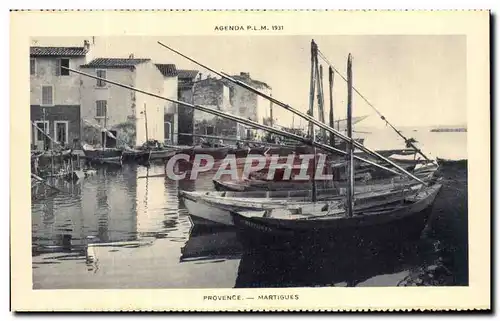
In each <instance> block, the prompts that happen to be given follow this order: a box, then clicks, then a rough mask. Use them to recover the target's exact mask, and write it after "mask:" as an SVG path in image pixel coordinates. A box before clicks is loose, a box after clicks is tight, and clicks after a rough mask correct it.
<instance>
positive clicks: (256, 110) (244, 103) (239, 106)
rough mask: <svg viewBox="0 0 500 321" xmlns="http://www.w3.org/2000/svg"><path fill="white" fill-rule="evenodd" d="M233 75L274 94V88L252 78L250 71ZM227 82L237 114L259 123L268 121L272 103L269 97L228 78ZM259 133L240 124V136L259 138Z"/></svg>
mask: <svg viewBox="0 0 500 321" xmlns="http://www.w3.org/2000/svg"><path fill="white" fill-rule="evenodd" d="M231 77H232V78H233V79H236V80H239V81H241V82H243V83H245V84H247V85H250V86H251V87H253V88H255V89H258V90H259V91H261V92H263V93H265V94H267V95H271V94H272V88H271V87H270V86H269V85H268V84H266V83H265V82H262V81H259V80H256V79H252V78H251V77H250V73H248V72H241V73H240V74H239V75H233V76H231ZM225 82H226V84H227V86H229V87H230V101H231V105H232V106H233V113H234V114H235V115H238V116H241V117H244V118H246V119H250V120H253V121H255V122H258V123H259V124H267V123H268V118H269V117H271V114H270V108H271V107H270V106H271V105H270V102H269V101H268V100H267V99H265V98H263V97H261V96H259V95H257V94H255V93H253V92H251V91H249V90H248V89H245V88H243V87H241V86H238V85H236V84H234V83H231V82H229V81H227V80H226V81H225ZM258 133H259V132H258V131H255V130H248V129H247V128H246V127H244V126H239V130H238V135H239V136H240V137H247V138H259V135H258ZM250 136H251V137H250Z"/></svg>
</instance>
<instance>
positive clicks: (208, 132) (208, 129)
mask: <svg viewBox="0 0 500 321" xmlns="http://www.w3.org/2000/svg"><path fill="white" fill-rule="evenodd" d="M205 131H206V133H205V135H213V134H214V132H215V128H214V126H207V127H206V128H205Z"/></svg>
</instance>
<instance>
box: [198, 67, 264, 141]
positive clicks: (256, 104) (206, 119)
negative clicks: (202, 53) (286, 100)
mask: <svg viewBox="0 0 500 321" xmlns="http://www.w3.org/2000/svg"><path fill="white" fill-rule="evenodd" d="M232 77H233V78H234V79H236V80H239V81H241V82H244V83H246V84H248V85H250V86H252V87H254V88H256V89H258V90H260V91H262V92H263V93H266V94H268V95H271V93H272V89H271V87H270V86H269V85H267V84H266V83H264V82H262V81H258V80H255V79H252V78H251V77H250V74H249V73H246V72H242V73H240V74H239V75H235V76H232ZM193 101H194V103H195V104H199V105H203V106H206V107H210V108H215V109H218V110H221V111H225V112H228V113H231V114H233V115H237V116H240V117H244V118H246V119H250V120H253V121H255V122H258V123H260V124H264V123H267V122H268V118H269V117H270V103H269V101H268V100H266V99H264V98H262V97H260V96H258V95H257V94H255V93H252V92H250V91H249V90H247V89H245V88H243V87H241V86H238V85H236V84H234V83H232V82H230V81H228V80H226V79H217V78H211V77H208V78H205V79H200V80H198V81H195V82H194V86H193ZM194 123H195V126H194V127H195V133H196V134H204V135H216V136H233V137H239V138H248V139H253V138H258V131H255V130H253V129H250V128H247V127H246V126H243V125H239V124H237V123H236V122H233V121H228V120H223V119H220V118H219V117H215V116H213V115H211V114H207V113H205V112H201V111H195V112H194Z"/></svg>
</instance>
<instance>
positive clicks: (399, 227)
mask: <svg viewBox="0 0 500 321" xmlns="http://www.w3.org/2000/svg"><path fill="white" fill-rule="evenodd" d="M440 189H441V185H439V184H436V185H434V186H433V187H432V190H431V191H430V193H429V195H428V196H426V197H425V198H423V199H421V200H419V201H417V202H415V203H412V204H409V205H407V206H403V207H401V208H399V209H394V210H392V211H390V212H387V213H381V214H370V215H354V216H353V217H351V218H348V217H337V218H329V219H325V218H324V219H311V220H293V219H277V218H266V217H259V216H254V217H248V216H245V215H242V214H241V213H238V212H231V215H232V216H233V223H234V224H235V226H236V227H237V228H238V229H239V230H240V232H241V233H242V234H241V235H242V237H243V238H244V239H246V240H247V241H248V240H250V241H251V244H273V243H275V242H282V243H286V244H294V243H296V242H299V243H302V244H303V243H311V242H312V243H313V244H320V243H323V242H327V243H329V244H333V243H342V244H345V243H346V242H348V243H349V244H351V245H354V246H362V245H370V244H374V243H378V242H387V241H397V240H402V239H414V238H418V237H420V234H421V232H422V230H423V229H424V227H425V226H426V224H427V222H428V219H429V216H430V213H431V212H432V205H433V203H434V200H435V198H436V196H437V194H438V193H439V191H440ZM365 212H366V210H365Z"/></svg>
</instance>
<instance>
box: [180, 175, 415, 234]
mask: <svg viewBox="0 0 500 321" xmlns="http://www.w3.org/2000/svg"><path fill="white" fill-rule="evenodd" d="M412 186H413V187H411V186H406V187H405V189H406V191H407V193H413V194H414V193H416V191H415V188H418V187H419V186H421V184H418V183H414V184H413V185H412ZM410 187H411V188H412V189H413V191H410V190H409V188H410ZM340 192H341V193H342V195H345V190H342V191H339V190H338V189H328V190H324V191H320V192H319V193H318V198H317V200H318V202H320V203H321V204H323V205H326V204H327V203H329V202H330V203H331V202H335V201H336V202H340V201H341V200H343V197H344V196H341V195H340V194H339V193H340ZM355 192H356V193H358V194H357V195H358V196H359V198H358V200H357V204H358V206H366V205H363V204H366V203H367V202H368V201H369V202H371V203H375V202H378V203H382V204H383V203H385V202H388V201H394V200H399V199H401V197H402V191H401V189H400V187H394V188H393V187H392V186H391V185H385V186H376V187H375V188H372V187H364V186H359V187H357V188H356V191H355ZM360 193H363V194H360ZM217 194H220V195H217ZM221 194H223V193H217V192H212V193H210V192H209V193H199V192H187V191H181V192H180V193H179V196H180V198H181V199H182V200H183V201H184V204H185V206H186V208H187V209H188V211H189V213H190V215H191V218H192V221H193V223H194V224H196V225H226V226H233V225H234V223H233V218H232V216H231V212H238V211H252V210H253V211H258V210H263V209H272V208H281V207H287V206H295V205H304V204H309V203H310V201H311V199H310V191H308V190H305V191H301V193H294V194H292V195H290V194H289V195H286V194H281V196H278V195H273V196H274V197H264V198H262V197H257V196H256V197H254V198H252V197H245V196H243V195H241V196H240V197H236V196H227V197H226V196H225V195H221ZM241 194H246V193H241ZM275 194H277V193H275ZM406 195H408V194H406ZM320 206H321V205H320Z"/></svg>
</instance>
